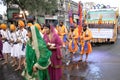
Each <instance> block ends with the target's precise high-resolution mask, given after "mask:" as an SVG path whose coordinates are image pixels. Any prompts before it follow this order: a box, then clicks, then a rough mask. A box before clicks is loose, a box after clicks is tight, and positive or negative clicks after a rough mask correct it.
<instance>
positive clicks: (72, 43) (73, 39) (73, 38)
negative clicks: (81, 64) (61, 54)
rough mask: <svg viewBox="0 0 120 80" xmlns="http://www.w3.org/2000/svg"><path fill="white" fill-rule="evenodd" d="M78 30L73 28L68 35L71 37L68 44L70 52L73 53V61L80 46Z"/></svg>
mask: <svg viewBox="0 0 120 80" xmlns="http://www.w3.org/2000/svg"><path fill="white" fill-rule="evenodd" d="M76 31H77V30H76V28H71V30H70V33H69V35H68V37H69V43H68V50H69V52H70V53H71V59H72V58H73V55H74V54H75V53H76V52H77V51H78V45H77V41H76V39H77V38H78V37H77V35H76V33H78V32H76Z"/></svg>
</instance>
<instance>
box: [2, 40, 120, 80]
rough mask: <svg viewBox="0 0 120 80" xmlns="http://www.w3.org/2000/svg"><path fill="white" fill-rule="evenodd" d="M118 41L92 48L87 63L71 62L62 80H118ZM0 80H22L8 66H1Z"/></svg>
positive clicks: (119, 66)
mask: <svg viewBox="0 0 120 80" xmlns="http://www.w3.org/2000/svg"><path fill="white" fill-rule="evenodd" d="M119 44H120V39H118V40H117V42H116V43H115V44H106V45H103V46H96V47H93V53H92V54H90V57H89V60H88V62H84V61H83V62H79V63H75V62H72V63H70V64H69V66H67V65H64V67H63V71H64V74H63V78H62V80H120V45H119ZM1 63H2V61H1V62H0V80H23V78H22V77H21V75H20V73H21V71H17V72H15V71H14V70H13V68H12V67H11V66H10V65H5V66H2V65H1Z"/></svg>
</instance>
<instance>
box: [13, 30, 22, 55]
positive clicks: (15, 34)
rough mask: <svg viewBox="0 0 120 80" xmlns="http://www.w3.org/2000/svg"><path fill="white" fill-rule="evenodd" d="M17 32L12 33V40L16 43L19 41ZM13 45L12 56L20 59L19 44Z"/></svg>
mask: <svg viewBox="0 0 120 80" xmlns="http://www.w3.org/2000/svg"><path fill="white" fill-rule="evenodd" d="M17 38H18V37H17V32H12V33H11V40H13V41H14V43H15V42H16V41H17ZM14 43H13V44H12V47H11V56H12V57H18V56H19V51H20V50H19V44H18V43H17V44H14Z"/></svg>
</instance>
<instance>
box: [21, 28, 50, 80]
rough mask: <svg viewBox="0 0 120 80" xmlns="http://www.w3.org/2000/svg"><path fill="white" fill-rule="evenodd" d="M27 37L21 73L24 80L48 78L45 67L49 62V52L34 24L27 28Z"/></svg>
mask: <svg viewBox="0 0 120 80" xmlns="http://www.w3.org/2000/svg"><path fill="white" fill-rule="evenodd" d="M28 37H29V41H28V42H27V45H26V67H25V70H24V71H23V73H22V75H23V76H24V77H25V80H50V78H49V74H48V69H47V68H48V66H49V65H50V64H51V62H50V56H51V52H50V51H49V50H48V48H47V46H46V43H45V42H44V40H43V39H42V37H41V35H40V33H39V30H38V29H37V28H36V27H35V26H32V27H30V28H28Z"/></svg>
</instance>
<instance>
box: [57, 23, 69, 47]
mask: <svg viewBox="0 0 120 80" xmlns="http://www.w3.org/2000/svg"><path fill="white" fill-rule="evenodd" d="M56 29H57V33H58V35H59V37H60V39H61V40H62V42H63V46H64V47H65V46H66V43H67V40H66V39H64V38H65V36H67V33H68V31H67V28H66V27H65V26H64V25H63V22H60V26H57V27H56Z"/></svg>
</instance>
